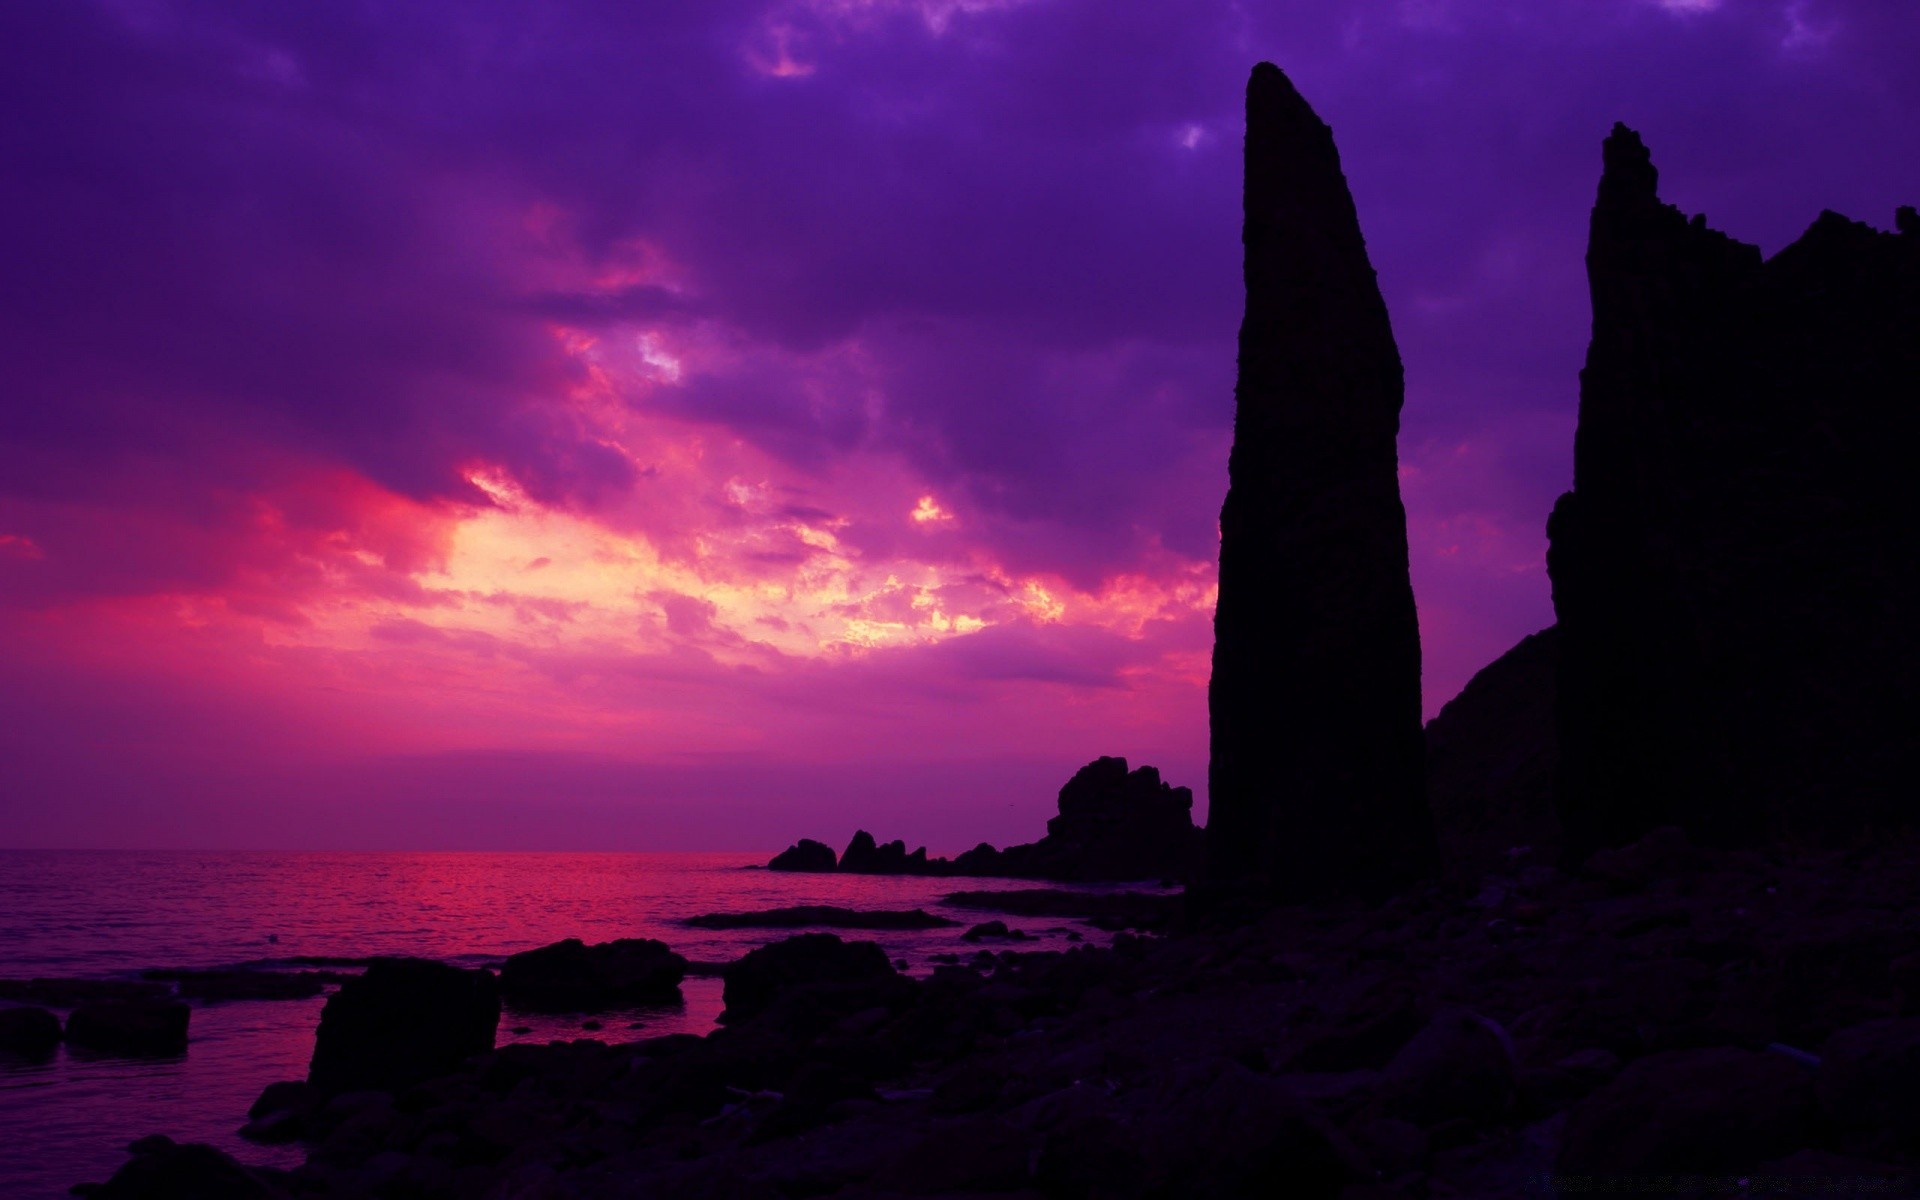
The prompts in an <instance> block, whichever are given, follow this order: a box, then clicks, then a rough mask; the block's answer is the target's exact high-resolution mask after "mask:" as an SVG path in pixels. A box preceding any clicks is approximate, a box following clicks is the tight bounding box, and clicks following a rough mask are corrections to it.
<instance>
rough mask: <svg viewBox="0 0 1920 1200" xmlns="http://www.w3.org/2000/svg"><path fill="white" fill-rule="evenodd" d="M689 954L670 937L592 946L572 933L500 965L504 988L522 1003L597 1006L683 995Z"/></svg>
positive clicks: (548, 1007)
mask: <svg viewBox="0 0 1920 1200" xmlns="http://www.w3.org/2000/svg"><path fill="white" fill-rule="evenodd" d="M686 973H687V960H686V959H684V958H682V957H680V956H679V955H678V954H675V953H674V952H673V951H672V950H671V949H669V948H668V947H667V944H666V943H665V942H660V941H655V940H654V939H652V938H619V939H617V940H615V941H611V942H600V943H597V944H595V945H592V946H589V945H587V944H585V943H584V942H582V941H581V940H580V939H579V938H568V939H566V940H565V941H561V942H555V943H554V944H553V945H551V946H542V947H540V948H539V949H538V950H526V951H522V952H521V953H519V954H515V955H512V956H510V957H509V958H508V959H507V961H506V963H505V964H504V965H503V966H502V967H501V968H500V993H501V995H503V996H504V997H505V998H506V1001H507V1003H509V1004H511V1005H512V1006H513V1007H515V1008H518V1009H525V1010H529V1011H537V1012H596V1011H599V1010H601V1009H608V1008H619V1007H623V1006H627V1005H635V1004H671V1003H674V1002H675V1001H677V1000H679V999H680V981H681V980H682V979H683V978H685V977H686Z"/></svg>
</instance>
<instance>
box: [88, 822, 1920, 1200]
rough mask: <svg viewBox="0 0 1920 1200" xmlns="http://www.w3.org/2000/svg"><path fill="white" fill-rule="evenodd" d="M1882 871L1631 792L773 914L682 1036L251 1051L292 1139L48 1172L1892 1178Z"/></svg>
mask: <svg viewBox="0 0 1920 1200" xmlns="http://www.w3.org/2000/svg"><path fill="white" fill-rule="evenodd" d="M1916 880H1920V844H1916V843H1915V842H1913V841H1912V840H1907V841H1903V842H1902V843H1900V844H1898V845H1890V846H1881V847H1876V848H1873V849H1871V850H1862V851H1854V852H1846V851H1832V850H1793V851H1789V850H1773V851H1706V850H1700V849H1696V848H1695V847H1693V846H1691V845H1690V844H1688V842H1687V841H1686V839H1685V838H1684V836H1682V835H1680V834H1678V833H1677V832H1676V831H1672V830H1662V831H1658V832H1656V833H1655V834H1653V835H1650V836H1649V837H1647V838H1645V839H1643V840H1642V841H1641V842H1638V843H1636V844H1634V845H1632V846H1629V847H1627V848H1625V849H1621V850H1613V851H1604V852H1601V853H1599V854H1597V855H1595V856H1593V857H1592V858H1591V859H1590V860H1589V861H1588V862H1587V863H1586V864H1584V865H1583V866H1582V867H1581V868H1580V869H1579V870H1576V871H1563V870H1561V869H1559V868H1556V867H1555V866H1553V865H1550V864H1548V863H1545V862H1535V861H1533V856H1532V855H1530V854H1524V853H1516V854H1515V855H1513V856H1512V858H1511V861H1510V863H1509V864H1508V865H1507V866H1506V867H1504V868H1503V869H1501V870H1499V871H1496V872H1493V873H1491V874H1487V875H1485V876H1482V877H1480V878H1477V879H1474V880H1472V881H1468V880H1464V879H1454V880H1449V881H1444V882H1438V883H1434V884H1430V885H1427V886H1424V887H1422V888H1418V889H1414V890H1412V891H1410V892H1408V893H1407V894H1405V895H1403V896H1401V897H1399V898H1397V899H1395V900H1393V901H1391V902H1388V903H1386V904H1384V905H1380V906H1377V907H1371V908H1369V907H1367V906H1364V905H1361V904H1358V903H1330V904H1320V905H1314V906H1295V907H1286V908H1279V909H1275V910H1273V911H1271V912H1269V913H1268V914H1267V915H1266V916H1264V917H1263V918H1261V919H1260V920H1258V921H1256V922H1254V923H1251V924H1247V925H1242V926H1239V927H1236V928H1230V929H1229V928H1219V929H1206V928H1189V929H1185V930H1182V931H1179V932H1176V933H1174V934H1172V935H1170V936H1165V937H1141V936H1134V935H1126V934H1123V935H1121V936H1119V937H1118V938H1116V940H1115V944H1114V945H1113V946H1112V947H1111V948H1105V947H1093V946H1080V947H1077V948H1074V949H1071V950H1066V951H1055V950H1046V951H1020V950H1004V951H1000V952H997V953H996V952H993V951H984V952H982V953H979V954H977V955H976V956H975V957H974V958H973V959H971V960H969V961H966V962H961V963H956V964H955V965H951V966H942V967H940V968H938V969H936V970H935V972H934V973H933V974H932V976H931V977H929V978H926V979H924V980H921V979H913V978H910V977H908V976H905V975H902V974H899V973H898V972H896V971H895V970H894V968H893V967H892V965H891V964H889V963H888V962H887V961H886V958H885V955H884V954H883V953H881V952H880V950H879V948H878V947H877V946H873V945H872V944H871V943H859V942H843V941H841V940H840V939H839V938H837V937H835V936H834V935H831V934H818V933H816V934H805V935H800V936H799V937H795V938H789V939H787V940H785V941H782V942H776V943H773V944H772V945H770V946H768V947H765V948H763V949H762V950H758V951H754V952H753V953H751V954H749V955H747V956H746V958H744V959H742V960H740V961H739V962H737V963H735V964H731V965H729V967H728V968H727V969H726V971H725V978H726V986H727V1005H728V1013H727V1016H726V1018H725V1023H724V1025H723V1027H722V1028H721V1029H719V1030H717V1031H715V1032H714V1033H713V1034H711V1035H709V1036H707V1037H704V1038H700V1037H690V1036H672V1037H664V1038H652V1039H645V1040H641V1041H637V1042H632V1043H626V1044H607V1043H604V1042H601V1041H596V1040H581V1041H573V1042H555V1043H552V1044H549V1045H545V1046H529V1045H517V1046H507V1047H502V1048H500V1049H495V1050H483V1051H481V1052H479V1053H477V1054H473V1055H471V1056H469V1057H466V1058H465V1059H464V1060H462V1061H461V1062H460V1064H459V1065H458V1066H457V1067H455V1068H453V1069H451V1070H450V1071H448V1072H446V1073H442V1074H438V1075H437V1076H435V1077H433V1078H426V1079H422V1080H420V1081H418V1082H415V1083H412V1084H409V1085H406V1086H401V1087H396V1088H393V1089H391V1090H388V1091H376V1090H367V1089H364V1088H361V1089H355V1090H345V1091H340V1090H334V1091H332V1092H331V1093H330V1094H329V1093H328V1091H327V1089H321V1088H315V1087H309V1086H308V1085H306V1084H298V1085H275V1087H276V1089H279V1090H278V1093H277V1094H276V1091H275V1089H269V1093H268V1095H267V1096H265V1097H263V1098H262V1105H260V1106H256V1113H255V1114H254V1116H255V1121H256V1123H260V1122H261V1121H262V1119H263V1118H264V1119H265V1122H264V1124H263V1125H262V1128H261V1130H260V1131H257V1132H264V1131H268V1130H273V1131H275V1132H272V1133H270V1134H269V1136H281V1137H286V1136H297V1137H299V1138H300V1139H302V1140H304V1141H305V1142H306V1144H307V1146H308V1149H309V1153H308V1159H307V1163H306V1165H304V1166H302V1167H300V1168H298V1169H296V1170H293V1171H288V1172H276V1171H262V1170H254V1169H250V1168H245V1167H242V1166H240V1165H239V1164H238V1163H235V1162H233V1161H232V1160H231V1159H228V1158H226V1157H225V1156H223V1155H220V1154H219V1153H218V1152H217V1151H214V1150H212V1149H211V1148H208V1147H180V1146H175V1145H173V1144H172V1143H170V1142H166V1141H165V1140H164V1139H159V1140H156V1139H147V1140H145V1141H143V1142H141V1143H136V1146H135V1151H134V1154H133V1157H132V1159H131V1160H130V1161H129V1163H128V1164H127V1165H126V1167H124V1168H123V1169H122V1170H121V1171H120V1172H119V1173H118V1174H117V1175H116V1176H115V1177H114V1178H113V1180H111V1181H110V1182H108V1183H106V1184H104V1185H99V1186H96V1187H92V1188H80V1189H76V1190H77V1191H78V1192H79V1193H80V1194H87V1195H92V1196H96V1197H106V1198H107V1200H115V1198H119V1197H150V1196H160V1195H183V1194H205V1195H216V1194H217V1195H231V1196H256V1197H280V1196H419V1197H496V1196H497V1197H508V1196H515V1197H517V1196H529V1197H531V1196H541V1197H548V1196H551V1197H583V1198H584V1197H612V1196H626V1195H663V1196H687V1197H704V1196H713V1197H738V1198H749V1197H751V1198H761V1197H764V1198H767V1200H772V1198H775V1197H799V1196H821V1195H837V1196H848V1197H888V1196H909V1195H914V1196H984V1195H993V1196H1002V1195H1005V1196H1025V1197H1035V1196H1046V1197H1089V1198H1091V1197H1141V1198H1145V1197H1155V1196H1169V1197H1171V1196H1194V1197H1199V1196H1252V1195H1281V1194H1284V1195H1290V1196H1291V1195H1299V1196H1303V1197H1316V1196H1324V1197H1343V1198H1345V1200H1364V1198H1367V1197H1438V1196H1474V1197H1488V1198H1497V1197H1507V1196H1512V1197H1522V1196H1543V1195H1553V1194H1567V1195H1571V1194H1584V1193H1587V1192H1592V1191H1595V1190H1601V1189H1603V1188H1611V1189H1613V1190H1615V1191H1619V1190H1625V1189H1631V1188H1633V1187H1640V1188H1641V1190H1645V1187H1647V1186H1653V1184H1652V1183H1651V1182H1649V1181H1653V1180H1657V1179H1659V1178H1661V1177H1674V1176H1686V1177H1689V1178H1690V1179H1691V1181H1692V1182H1691V1183H1689V1184H1687V1187H1688V1188H1689V1189H1690V1191H1689V1194H1698V1195H1707V1196H1735V1195H1756V1194H1772V1195H1816V1194H1817V1195H1907V1194H1912V1191H1913V1188H1914V1187H1915V1185H1916V1184H1920V1174H1917V1173H1916V1172H1917V1170H1920V1157H1917V1156H1916V1151H1920V1144H1916V1142H1915V1139H1914V1138H1913V1135H1912V1131H1913V1129H1914V1127H1915V1126H1914V1118H1915V1116H1916V1115H1917V1114H1920V1083H1917V1082H1916V1080H1920V1074H1917V1073H1916V1072H1915V1071H1914V1070H1913V1066H1914V1064H1915V1063H1916V1062H1920V920H1917V919H1916V918H1915V917H1914V916H1913V914H1914V913H1915V912H1917V911H1920V906H1916V904H1915V900H1916V899H1920V897H1916V896H1915V894H1914V893H1915V890H1916V886H1920V885H1916ZM443 969H444V970H448V971H451V970H453V969H452V968H443ZM462 974H471V973H462ZM490 978H491V976H489V979H490ZM263 1106H264V1107H263ZM276 1109H277V1111H276ZM235 1116H236V1120H237V1119H238V1118H239V1116H240V1114H235ZM1740 1176H1744V1177H1745V1178H1746V1179H1747V1180H1748V1183H1747V1184H1745V1185H1744V1189H1743V1187H1742V1186H1741V1185H1736V1184H1734V1183H1732V1182H1731V1181H1732V1180H1733V1179H1735V1178H1736V1177H1740ZM1755 1180H1759V1181H1762V1183H1763V1184H1764V1185H1765V1186H1764V1187H1763V1186H1761V1185H1760V1184H1756V1183H1755V1182H1753V1181H1755ZM1636 1181H1639V1182H1636ZM216 1185H217V1187H218V1188H219V1189H224V1190H215V1189H216ZM1643 1185H1644V1186H1643ZM168 1189H173V1190H168ZM196 1189H198V1190H196ZM1669 1190H1681V1189H1680V1188H1678V1187H1674V1188H1670V1189H1669Z"/></svg>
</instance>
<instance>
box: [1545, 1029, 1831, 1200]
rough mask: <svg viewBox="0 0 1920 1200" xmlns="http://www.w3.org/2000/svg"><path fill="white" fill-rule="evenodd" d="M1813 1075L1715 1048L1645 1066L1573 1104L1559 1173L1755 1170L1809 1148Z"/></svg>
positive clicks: (1784, 1062)
mask: <svg viewBox="0 0 1920 1200" xmlns="http://www.w3.org/2000/svg"><path fill="white" fill-rule="evenodd" d="M1813 1120H1814V1104H1813V1080H1812V1072H1811V1071H1809V1070H1808V1069H1807V1068H1806V1067H1804V1066H1802V1065H1801V1064H1800V1063H1797V1062H1794V1061H1793V1060H1791V1059H1790V1058H1788V1057H1786V1056H1784V1055H1780V1054H1770V1053H1766V1052H1762V1051H1754V1050H1741V1049H1736V1048H1734V1047H1730V1046H1716V1047H1709V1048H1706V1049H1700V1050H1670V1051H1666V1052H1664V1053H1660V1054H1653V1055H1649V1056H1647V1057H1646V1058H1642V1059H1640V1060H1638V1061H1636V1062H1634V1063H1632V1064H1630V1065H1628V1067H1627V1068H1626V1069H1625V1070H1623V1071H1621V1072H1620V1074H1619V1075H1618V1076H1616V1077H1615V1078H1614V1080H1613V1081H1612V1082H1611V1083H1609V1084H1607V1085H1606V1086H1605V1087H1602V1088H1600V1089H1599V1090H1598V1091H1596V1092H1594V1093H1593V1094H1592V1095H1590V1096H1588V1097H1587V1098H1586V1099H1585V1100H1582V1101H1581V1102H1580V1103H1579V1104H1577V1105H1575V1106H1574V1108H1573V1110H1572V1112H1571V1113H1570V1114H1569V1116H1568V1119H1567V1126H1566V1133H1565V1136H1564V1138H1563V1140H1562V1143H1561V1147H1560V1153H1559V1157H1558V1159H1557V1169H1558V1170H1559V1171H1560V1172H1562V1173H1563V1174H1568V1175H1579V1176H1591V1175H1602V1174H1605V1175H1641V1174H1653V1173H1660V1172H1673V1171H1685V1172H1725V1171H1743V1170H1752V1169H1753V1168H1754V1167H1756V1166H1757V1165H1759V1164H1760V1163H1763V1162H1765V1161H1767V1160H1769V1159H1773V1158H1778V1157H1780V1156H1782V1155H1784V1154H1789V1153H1792V1152H1793V1151H1794V1150H1797V1149H1799V1148H1801V1147H1803V1146H1805V1145H1807V1143H1808V1140H1809V1138H1810V1136H1811V1134H1812V1130H1813Z"/></svg>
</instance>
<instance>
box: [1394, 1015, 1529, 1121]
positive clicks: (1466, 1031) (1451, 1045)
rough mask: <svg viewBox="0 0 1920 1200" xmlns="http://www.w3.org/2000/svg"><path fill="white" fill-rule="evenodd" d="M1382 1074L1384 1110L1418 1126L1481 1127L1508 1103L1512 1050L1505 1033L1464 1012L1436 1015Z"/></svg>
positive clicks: (1511, 1087) (1511, 1092)
mask: <svg viewBox="0 0 1920 1200" xmlns="http://www.w3.org/2000/svg"><path fill="white" fill-rule="evenodd" d="M1382 1075H1383V1078H1384V1083H1385V1090H1386V1097H1387V1108H1388V1111H1389V1112H1391V1113H1392V1114H1393V1115H1395V1116H1399V1117H1404V1118H1406V1119H1407V1120H1409V1121H1412V1122H1413V1123H1415V1124H1417V1125H1420V1126H1423V1127H1431V1126H1434V1125H1438V1124H1441V1123H1443V1122H1446V1121H1451V1120H1465V1121H1470V1122H1472V1123H1474V1124H1476V1125H1484V1124H1487V1123H1490V1122H1492V1121H1496V1120H1498V1119H1499V1118H1500V1117H1502V1116H1504V1115H1505V1114H1506V1112H1507V1109H1508V1108H1509V1107H1511V1106H1512V1104H1513V1098H1514V1088H1515V1078H1514V1062H1513V1049H1512V1047H1511V1045H1510V1044H1509V1042H1508V1039H1507V1035H1506V1032H1505V1031H1504V1030H1502V1029H1501V1028H1500V1027H1499V1026H1498V1025H1496V1024H1494V1023H1493V1022H1492V1021H1490V1020H1488V1019H1487V1018H1486V1017H1483V1016H1481V1015H1479V1014H1478V1013H1473V1012H1468V1011H1467V1010H1465V1009H1448V1010H1444V1011H1442V1012H1440V1013H1437V1014H1436V1015H1435V1016H1434V1018H1433V1020H1431V1021H1429V1022H1428V1023H1427V1025H1426V1027H1425V1028H1423V1029H1422V1030H1421V1031H1420V1032H1419V1033H1416V1034H1415V1035H1414V1036H1413V1038H1412V1040H1410V1041H1408V1042H1407V1044H1406V1045H1404V1046H1402V1047H1401V1048H1400V1049H1399V1051H1398V1052H1397V1053H1395V1054H1394V1056H1393V1058H1392V1059H1390V1060H1389V1061H1388V1063H1387V1065H1386V1069H1385V1070H1384V1071H1383V1072H1382Z"/></svg>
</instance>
